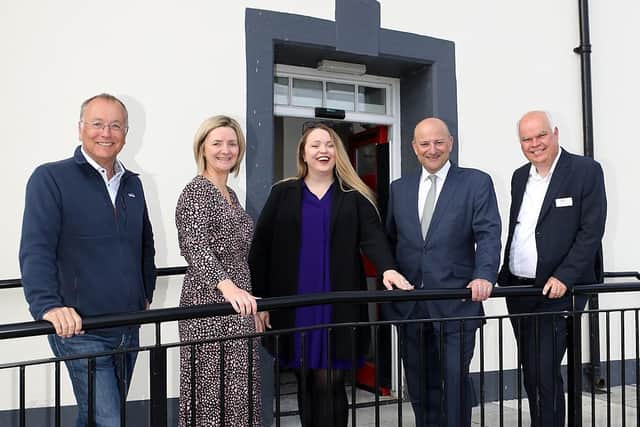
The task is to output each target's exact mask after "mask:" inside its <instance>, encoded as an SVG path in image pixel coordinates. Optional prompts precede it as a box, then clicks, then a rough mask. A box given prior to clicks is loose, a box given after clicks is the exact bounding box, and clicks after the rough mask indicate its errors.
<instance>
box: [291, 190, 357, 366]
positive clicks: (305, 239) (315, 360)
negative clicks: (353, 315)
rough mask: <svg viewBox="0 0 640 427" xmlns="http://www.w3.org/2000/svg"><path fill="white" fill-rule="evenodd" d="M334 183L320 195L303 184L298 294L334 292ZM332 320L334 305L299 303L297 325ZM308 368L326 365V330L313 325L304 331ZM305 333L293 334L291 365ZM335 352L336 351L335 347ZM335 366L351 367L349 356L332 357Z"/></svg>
mask: <svg viewBox="0 0 640 427" xmlns="http://www.w3.org/2000/svg"><path fill="white" fill-rule="evenodd" d="M332 195H333V185H332V186H331V187H329V189H328V190H327V192H326V193H325V194H324V196H323V197H322V198H321V199H318V198H317V197H316V196H315V194H313V193H312V192H311V191H309V189H308V188H307V186H306V185H303V186H302V206H301V215H300V217H301V224H300V258H299V261H298V294H312V293H321V292H331V277H330V271H331V270H330V262H329V260H330V257H329V236H330V223H331V199H332ZM328 323H331V305H328V304H327V305H316V306H311V307H300V308H297V309H296V313H295V324H294V325H295V327H306V326H315V325H323V324H328ZM304 337H305V338H304V339H305V342H304V344H305V368H306V369H326V368H327V347H328V345H327V344H328V343H327V330H326V329H313V330H309V331H306V332H305V333H304ZM301 351H302V334H301V333H294V335H293V360H291V361H289V363H287V366H288V367H292V368H300V367H301V364H300V357H301ZM332 353H335V352H334V351H332ZM331 368H332V369H350V368H351V361H350V360H337V359H336V358H335V357H333V355H332V357H331Z"/></svg>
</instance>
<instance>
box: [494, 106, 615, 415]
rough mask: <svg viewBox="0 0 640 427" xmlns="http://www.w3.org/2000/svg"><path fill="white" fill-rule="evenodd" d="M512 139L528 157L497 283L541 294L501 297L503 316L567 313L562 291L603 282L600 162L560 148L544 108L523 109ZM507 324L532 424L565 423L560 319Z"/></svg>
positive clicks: (517, 177) (515, 190) (518, 175)
mask: <svg viewBox="0 0 640 427" xmlns="http://www.w3.org/2000/svg"><path fill="white" fill-rule="evenodd" d="M518 137H519V139H520V148H521V150H522V153H523V154H524V156H525V157H526V159H527V160H528V162H527V163H526V164H524V165H523V166H521V167H520V168H518V169H517V170H516V171H515V172H514V173H513V177H512V178H511V210H510V215H509V236H508V238H507V244H506V247H505V252H504V264H503V266H502V269H501V271H500V276H499V277H498V283H499V284H500V285H501V286H509V285H529V286H536V287H539V288H541V292H540V294H541V296H540V297H526V298H523V297H512V298H507V308H508V309H509V313H510V314H516V315H518V314H524V313H552V312H561V311H565V310H571V308H572V300H571V293H570V292H569V293H567V290H569V289H570V288H571V287H572V286H574V285H586V284H593V283H601V282H602V280H603V266H602V236H603V234H604V226H605V220H606V216H607V197H606V194H605V186H604V176H603V173H602V167H601V166H600V164H599V163H598V162H596V161H594V160H593V159H590V158H588V157H583V156H576V155H574V154H571V153H569V152H567V151H565V150H564V149H561V148H560V145H559V144H558V128H557V127H556V126H555V125H554V124H553V120H552V119H551V116H550V115H549V113H547V112H545V111H530V112H528V113H526V114H525V115H524V116H523V117H522V118H521V119H520V121H519V122H518ZM542 295H545V296H546V298H541V297H542ZM585 304H586V297H585V296H583V295H577V296H576V297H575V301H574V308H575V310H583V309H584V307H585ZM511 325H512V326H513V330H514V333H515V336H516V341H517V343H518V350H519V355H520V360H521V363H522V373H523V376H524V386H525V389H526V390H527V396H528V399H529V409H530V414H531V425H532V426H534V427H537V426H545V427H547V426H548V427H552V426H564V418H565V402H564V389H563V382H562V375H561V369H560V363H561V361H562V358H563V356H564V353H565V351H566V350H567V336H566V335H567V325H566V323H565V319H564V318H563V316H548V315H546V316H518V317H513V318H511ZM578 410H579V409H578Z"/></svg>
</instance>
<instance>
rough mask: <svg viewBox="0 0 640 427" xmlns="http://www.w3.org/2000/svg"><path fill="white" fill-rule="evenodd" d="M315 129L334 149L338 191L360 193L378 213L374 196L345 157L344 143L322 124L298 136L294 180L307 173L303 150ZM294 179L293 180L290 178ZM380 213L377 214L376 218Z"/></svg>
mask: <svg viewBox="0 0 640 427" xmlns="http://www.w3.org/2000/svg"><path fill="white" fill-rule="evenodd" d="M315 129H322V130H324V131H326V132H327V133H328V134H329V137H330V138H331V142H333V145H334V146H335V149H336V166H335V169H334V174H335V176H336V179H337V180H338V183H339V184H340V189H341V190H342V191H345V192H348V191H357V192H358V193H360V194H361V195H362V196H363V197H364V198H365V199H367V200H368V201H369V202H370V203H371V204H372V205H373V207H374V208H375V210H376V212H378V207H377V205H376V196H375V194H374V193H373V191H372V190H371V188H369V186H368V185H367V184H365V183H364V182H363V181H362V179H360V177H359V176H358V174H357V173H356V171H355V169H354V168H353V166H352V165H351V162H350V161H349V156H348V155H347V150H345V148H344V143H343V142H342V139H341V138H340V136H339V135H338V134H337V133H336V131H334V130H333V129H331V128H330V127H329V126H327V125H325V124H323V123H314V124H313V125H312V126H310V127H308V128H306V129H305V131H304V132H303V133H302V135H301V136H300V140H299V141H298V156H297V159H296V160H297V174H296V177H295V179H304V178H305V177H306V176H307V174H308V173H309V167H308V166H307V163H306V162H305V161H304V148H305V145H306V143H307V137H308V136H309V134H310V133H311V132H312V131H314V130H315ZM290 179H294V178H290ZM379 215H380V213H379V212H378V216H379Z"/></svg>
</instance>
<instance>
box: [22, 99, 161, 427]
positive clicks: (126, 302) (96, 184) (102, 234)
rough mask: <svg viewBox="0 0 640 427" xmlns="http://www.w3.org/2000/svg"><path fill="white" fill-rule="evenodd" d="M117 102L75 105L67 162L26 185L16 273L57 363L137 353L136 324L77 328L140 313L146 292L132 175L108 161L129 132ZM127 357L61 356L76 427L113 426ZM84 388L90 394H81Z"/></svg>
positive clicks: (141, 200)
mask: <svg viewBox="0 0 640 427" xmlns="http://www.w3.org/2000/svg"><path fill="white" fill-rule="evenodd" d="M128 129H129V128H128V114H127V109H126V107H125V105H124V104H123V103H122V102H121V101H120V100H119V99H117V98H116V97H114V96H112V95H109V94H100V95H96V96H94V97H92V98H89V99H88V100H86V101H85V102H84V103H83V104H82V106H81V109H80V122H79V123H78V132H79V138H80V141H82V144H81V145H80V146H79V147H77V148H76V150H75V153H74V155H73V157H71V158H69V159H66V160H61V161H58V162H53V163H47V164H44V165H41V166H39V167H38V168H36V170H35V171H34V172H33V174H32V175H31V177H30V179H29V182H28V183H27V190H26V199H25V209H24V217H23V222H22V239H21V242H20V269H21V272H22V284H23V287H24V292H25V296H26V299H27V302H28V303H29V310H30V311H31V314H32V315H33V317H34V318H35V319H36V320H41V319H43V320H46V321H48V322H50V323H51V324H52V325H53V327H54V328H55V331H56V334H55V335H50V336H49V344H50V345H51V348H52V350H53V352H54V354H55V355H56V356H57V357H69V356H73V355H79V354H87V353H100V352H109V351H118V350H123V349H127V348H136V347H138V327H137V326H132V327H122V328H113V329H103V330H93V331H87V332H86V333H85V331H83V328H82V318H83V317H85V316H98V315H104V314H116V313H126V312H132V311H138V310H143V309H145V308H147V307H148V306H149V303H150V302H151V297H152V295H153V291H154V288H155V265H154V255H155V250H154V244H153V233H152V230H151V224H150V222H149V217H148V213H147V207H146V202H145V197H144V193H143V190H142V184H141V182H140V179H139V178H138V176H137V175H136V174H135V173H132V172H130V171H129V170H127V169H125V168H124V166H123V165H122V163H121V162H120V161H119V160H118V159H117V155H118V153H119V152H120V150H122V148H123V147H124V144H125V138H126V135H127V131H128ZM136 356H137V353H136V352H119V353H114V354H113V355H108V356H101V357H97V358H96V359H95V383H94V384H89V361H88V360H87V359H75V360H67V361H66V362H65V363H66V365H67V368H68V370H69V375H70V377H71V382H72V384H73V390H74V394H75V396H76V401H77V403H78V409H79V411H78V419H77V426H84V425H86V424H87V423H88V419H89V414H88V408H89V402H90V401H91V402H93V407H94V408H95V411H94V413H93V414H91V415H92V416H93V417H95V425H97V426H119V425H120V421H121V420H120V407H121V405H122V404H124V399H126V394H127V390H128V388H129V384H130V380H131V374H132V372H133V367H134V364H135V360H136ZM89 390H93V395H92V396H89Z"/></svg>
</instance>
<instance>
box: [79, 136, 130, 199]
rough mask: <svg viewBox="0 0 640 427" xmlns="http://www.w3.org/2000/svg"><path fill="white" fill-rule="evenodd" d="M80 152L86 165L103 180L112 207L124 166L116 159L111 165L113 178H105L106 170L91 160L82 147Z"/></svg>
mask: <svg viewBox="0 0 640 427" xmlns="http://www.w3.org/2000/svg"><path fill="white" fill-rule="evenodd" d="M80 151H81V152H82V155H83V156H84V158H85V159H87V163H89V164H90V165H91V166H92V167H93V168H94V169H95V170H97V171H98V173H99V174H100V176H101V177H102V179H103V180H104V185H105V186H106V187H107V192H108V193H109V197H110V198H111V203H112V204H113V206H115V205H116V196H117V195H118V189H119V188H120V178H122V175H123V174H124V166H122V163H120V160H118V159H116V161H115V164H114V165H113V172H114V174H113V176H112V177H111V179H108V178H107V170H106V169H105V168H103V167H102V166H100V165H99V164H98V163H97V162H96V161H95V160H93V159H92V158H91V156H89V155H88V154H87V153H86V152H85V151H84V148H83V147H80Z"/></svg>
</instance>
